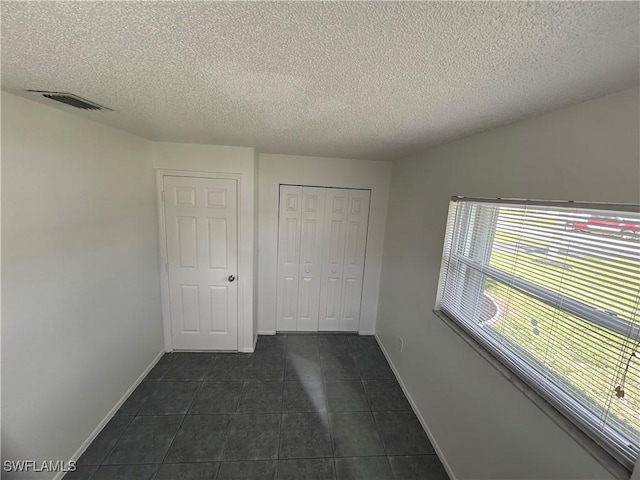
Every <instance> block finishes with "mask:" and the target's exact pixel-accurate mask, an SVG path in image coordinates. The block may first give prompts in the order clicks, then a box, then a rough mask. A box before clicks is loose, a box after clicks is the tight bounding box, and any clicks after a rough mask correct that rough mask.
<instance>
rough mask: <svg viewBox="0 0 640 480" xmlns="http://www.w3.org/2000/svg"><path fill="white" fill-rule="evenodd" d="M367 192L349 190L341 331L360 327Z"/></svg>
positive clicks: (368, 198) (365, 244) (366, 225)
mask: <svg viewBox="0 0 640 480" xmlns="http://www.w3.org/2000/svg"><path fill="white" fill-rule="evenodd" d="M370 195H371V194H370V192H369V191H368V190H350V191H349V199H348V206H347V241H346V247H345V254H344V271H343V280H342V308H341V312H342V315H341V318H340V328H339V329H340V330H341V331H357V330H358V325H359V323H360V304H361V300H362V281H363V278H364V259H365V251H366V247H367V227H368V223H369V200H370Z"/></svg>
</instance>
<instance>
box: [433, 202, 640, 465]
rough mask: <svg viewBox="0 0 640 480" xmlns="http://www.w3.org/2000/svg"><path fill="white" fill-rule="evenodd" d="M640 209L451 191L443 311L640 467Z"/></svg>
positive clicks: (615, 451) (576, 420)
mask: <svg viewBox="0 0 640 480" xmlns="http://www.w3.org/2000/svg"><path fill="white" fill-rule="evenodd" d="M639 211H640V207H639V206H637V205H633V206H632V205H617V206H616V205H611V206H609V205H599V204H590V205H586V204H577V203H571V202H536V201H516V200H486V199H466V198H456V197H454V198H453V199H452V202H451V205H450V209H449V217H448V224H447V233H446V237H445V247H444V255H443V264H442V270H441V273H440V288H439V293H438V305H437V308H438V309H439V310H441V311H442V312H443V313H445V314H446V315H447V316H448V317H449V318H451V319H453V320H454V321H455V322H456V323H458V324H459V325H460V326H461V327H462V328H463V329H464V330H465V331H466V332H467V333H468V334H469V335H471V336H472V337H473V338H474V339H475V340H476V341H477V342H479V343H480V344H481V345H483V346H484V347H485V348H486V349H487V350H489V351H490V352H491V353H492V354H493V355H494V356H495V357H496V358H498V359H499V360H500V361H502V362H503V363H504V364H505V365H506V366H507V367H509V368H510V369H511V370H512V371H514V372H515V373H516V374H517V375H518V376H519V377H520V378H521V379H522V380H523V381H525V382H526V383H528V384H529V385H530V386H531V387H532V388H534V389H535V390H536V391H537V392H538V393H539V394H541V395H542V396H543V397H544V398H546V399H547V400H548V401H549V402H550V403H551V404H553V405H554V406H555V407H556V408H558V409H559V410H560V411H562V412H563V413H564V414H565V415H566V416H567V417H568V418H570V419H571V420H572V421H573V422H574V423H576V424H577V425H578V426H579V427H580V428H581V429H582V430H583V431H585V432H586V433H587V434H589V435H590V436H591V437H592V438H593V439H594V440H595V441H596V442H598V443H599V444H600V445H601V446H603V447H604V448H605V449H607V450H608V451H609V452H610V453H611V454H612V455H614V456H615V457H616V458H618V460H619V461H620V462H622V463H623V464H624V465H625V466H627V467H628V468H630V469H632V468H633V465H634V463H635V461H636V459H637V458H638V452H639V447H640V213H639Z"/></svg>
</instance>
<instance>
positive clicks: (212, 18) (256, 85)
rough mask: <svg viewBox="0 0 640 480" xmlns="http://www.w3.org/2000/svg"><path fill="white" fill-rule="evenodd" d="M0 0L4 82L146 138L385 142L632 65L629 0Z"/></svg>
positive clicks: (520, 110)
mask: <svg viewBox="0 0 640 480" xmlns="http://www.w3.org/2000/svg"><path fill="white" fill-rule="evenodd" d="M1 9H2V12H1V13H2V87H3V89H5V90H7V91H10V92H13V93H16V94H18V95H23V96H26V97H28V98H34V99H36V100H37V101H42V102H50V101H48V100H46V99H42V98H40V97H37V96H34V94H28V93H26V92H25V90H28V89H34V90H53V91H62V92H70V93H74V94H76V95H79V96H81V97H83V98H86V99H89V100H91V101H93V102H96V103H99V104H101V105H105V106H107V107H109V108H111V109H113V110H114V111H113V112H108V111H106V112H99V113H96V112H82V111H79V110H74V112H75V113H77V114H79V115H82V116H84V117H88V118H92V119H95V120H96V121H99V122H102V123H105V124H109V125H113V126H115V127H118V128H122V129H125V130H128V131H130V132H132V133H135V134H138V135H141V136H144V137H146V138H149V139H152V140H159V141H174V142H193V143H210V144H220V145H237V146H251V147H255V148H256V149H258V151H260V152H266V153H288V154H299V155H317V156H333V157H349V158H366V159H379V160H392V159H395V158H399V157H403V156H405V155H407V154H410V153H413V152H416V151H419V150H422V149H424V148H427V147H429V146H432V145H435V144H438V143H443V142H446V141H449V140H452V139H454V138H459V137H462V136H465V135H469V134H472V133H475V132H479V131H482V130H485V129H488V128H492V127H495V126H499V125H504V124H506V123H510V122H513V121H516V120H518V119H521V118H524V117H528V116H532V115H536V114H540V113H543V112H545V111H549V110H552V109H555V108H559V107H562V106H565V105H569V104H572V103H576V102H580V101H584V100H587V99H591V98H595V97H598V96H602V95H605V94H607V93H611V92H614V91H617V90H622V89H624V88H629V87H632V86H634V85H637V84H638V83H639V73H638V72H639V70H640V65H639V48H640V46H639V43H640V39H639V35H640V34H639V26H638V25H639V5H638V3H637V2H539V3H538V2H535V3H534V2H493V3H485V2H425V3H417V2H406V3H400V2H278V3H272V2H255V3H250V2H188V1H182V2H178V1H176V2H11V1H3V2H2V3H1ZM56 108H63V109H69V108H71V107H65V106H64V105H60V106H59V107H57V106H56Z"/></svg>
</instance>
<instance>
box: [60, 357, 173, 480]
mask: <svg viewBox="0 0 640 480" xmlns="http://www.w3.org/2000/svg"><path fill="white" fill-rule="evenodd" d="M164 353H165V352H164V349H163V350H162V351H160V353H158V355H156V358H154V359H153V360H152V361H151V363H150V364H149V366H148V367H147V368H145V369H144V371H143V372H142V373H141V374H140V376H139V377H138V378H137V379H136V381H135V382H133V385H131V387H129V389H128V390H127V391H126V392H124V395H122V397H120V400H118V401H117V402H116V404H115V405H114V406H113V408H112V409H111V410H109V413H107V415H106V416H105V417H104V418H103V419H102V421H101V422H100V423H99V424H98V426H97V427H96V428H95V429H94V430H93V432H91V435H89V438H87V439H86V440H85V441H84V442H83V443H82V445H80V448H78V450H76V453H74V454H73V455H72V456H71V458H70V459H69V460H70V461H74V462H77V461H78V459H79V458H80V456H81V455H82V454H83V453H84V451H85V450H86V449H87V448H88V447H89V445H91V442H93V441H94V440H95V438H96V437H97V436H98V434H99V433H100V432H101V431H102V429H103V428H104V427H105V425H106V424H107V423H109V420H111V419H112V418H113V416H114V415H115V414H116V412H117V411H118V409H119V408H120V407H121V406H122V404H123V403H124V402H125V401H126V400H127V398H129V395H131V394H132V393H133V391H134V390H135V389H136V388H137V387H138V385H140V383H141V382H142V380H144V377H146V376H147V374H148V373H149V372H150V371H151V369H152V368H153V367H155V366H156V363H158V361H159V360H160V358H161V357H162V356H163V355H164ZM65 473H66V472H58V474H57V475H56V476H55V477H53V480H61V479H62V477H63V476H64V474H65Z"/></svg>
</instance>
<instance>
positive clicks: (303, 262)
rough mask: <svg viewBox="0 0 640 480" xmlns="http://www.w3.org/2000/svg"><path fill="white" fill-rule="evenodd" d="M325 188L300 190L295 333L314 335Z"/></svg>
mask: <svg viewBox="0 0 640 480" xmlns="http://www.w3.org/2000/svg"><path fill="white" fill-rule="evenodd" d="M326 190H327V189H326V188H316V187H303V188H302V235H301V240H300V273H299V276H298V278H299V279H300V280H299V282H298V290H299V294H298V321H297V325H296V330H297V331H306V332H317V331H318V307H319V304H320V276H321V273H322V240H323V236H322V228H323V219H324V206H325V192H326Z"/></svg>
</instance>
